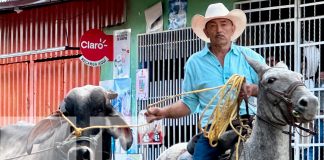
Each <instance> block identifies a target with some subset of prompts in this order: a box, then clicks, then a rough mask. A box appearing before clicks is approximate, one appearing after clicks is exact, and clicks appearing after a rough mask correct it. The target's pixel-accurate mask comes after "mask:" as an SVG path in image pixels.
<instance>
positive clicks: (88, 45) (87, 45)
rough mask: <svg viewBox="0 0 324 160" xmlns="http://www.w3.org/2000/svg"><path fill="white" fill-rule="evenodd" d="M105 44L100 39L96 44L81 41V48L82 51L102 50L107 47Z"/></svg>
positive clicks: (104, 41)
mask: <svg viewBox="0 0 324 160" xmlns="http://www.w3.org/2000/svg"><path fill="white" fill-rule="evenodd" d="M105 43H106V40H103V41H102V39H101V38H100V40H99V42H98V43H94V42H90V41H82V42H81V48H83V49H103V48H104V47H107V46H108V45H107V44H105Z"/></svg>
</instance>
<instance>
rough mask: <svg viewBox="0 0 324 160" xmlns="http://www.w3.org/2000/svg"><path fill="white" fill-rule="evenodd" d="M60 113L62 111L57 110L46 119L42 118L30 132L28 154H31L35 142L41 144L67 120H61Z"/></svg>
mask: <svg viewBox="0 0 324 160" xmlns="http://www.w3.org/2000/svg"><path fill="white" fill-rule="evenodd" d="M59 114H60V113H58V112H56V113H54V114H53V115H51V116H49V117H47V118H46V119H43V120H41V121H40V122H38V123H37V124H36V126H35V127H34V128H33V130H32V131H31V132H30V133H29V135H28V138H27V146H26V149H27V153H28V154H31V152H32V150H33V145H34V144H39V143H41V142H43V141H46V140H47V139H49V138H50V137H52V136H53V134H54V132H55V128H57V127H58V126H60V125H61V124H62V123H64V122H65V121H63V122H62V121H61V120H60V118H59Z"/></svg>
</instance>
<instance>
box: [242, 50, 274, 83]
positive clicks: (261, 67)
mask: <svg viewBox="0 0 324 160" xmlns="http://www.w3.org/2000/svg"><path fill="white" fill-rule="evenodd" d="M243 55H244V57H245V59H246V61H247V62H248V63H249V65H250V66H251V67H252V68H253V69H254V71H255V72H257V73H258V75H259V77H261V76H262V74H263V73H264V71H266V70H267V69H269V68H270V67H269V66H268V65H267V64H265V63H260V62H258V61H256V60H254V59H252V58H250V57H248V56H246V55H245V54H243Z"/></svg>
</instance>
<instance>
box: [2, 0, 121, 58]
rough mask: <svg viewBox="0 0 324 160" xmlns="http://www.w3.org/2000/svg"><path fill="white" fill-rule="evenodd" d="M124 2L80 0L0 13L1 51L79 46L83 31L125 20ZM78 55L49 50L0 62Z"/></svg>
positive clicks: (4, 52)
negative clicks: (19, 11) (17, 12)
mask: <svg viewBox="0 0 324 160" xmlns="http://www.w3.org/2000/svg"><path fill="white" fill-rule="evenodd" d="M125 5H126V4H125V0H120V1H114V0H104V1H102V0H90V1H89V0H79V1H72V2H65V3H60V4H55V5H49V6H44V7H40V8H35V9H29V10H24V11H23V12H21V13H19V14H16V13H12V14H2V15H0V46H1V47H0V54H8V53H17V52H24V51H31V50H38V49H46V48H54V47H60V46H73V47H78V46H79V39H80V37H81V35H82V34H83V33H84V32H85V31H87V30H89V29H91V28H103V27H106V26H112V25H116V24H120V23H123V22H125ZM77 54H79V52H76V51H67V52H52V53H45V54H41V55H34V56H32V57H29V56H22V57H16V58H7V59H1V60H0V64H5V63H13V62H21V61H27V60H30V59H33V60H36V59H47V58H53V57H61V56H70V55H77Z"/></svg>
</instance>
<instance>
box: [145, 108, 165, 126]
mask: <svg viewBox="0 0 324 160" xmlns="http://www.w3.org/2000/svg"><path fill="white" fill-rule="evenodd" d="M144 115H145V116H146V121H147V122H148V123H151V122H153V121H155V120H160V119H162V118H165V115H164V112H163V110H162V109H161V108H158V107H151V108H148V109H147V111H146V112H145V113H144Z"/></svg>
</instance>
